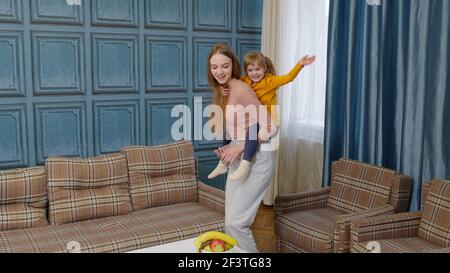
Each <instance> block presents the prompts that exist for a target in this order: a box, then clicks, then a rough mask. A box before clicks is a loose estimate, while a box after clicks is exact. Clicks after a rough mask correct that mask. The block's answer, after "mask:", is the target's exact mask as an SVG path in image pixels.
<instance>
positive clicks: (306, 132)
mask: <svg viewBox="0 0 450 273" xmlns="http://www.w3.org/2000/svg"><path fill="white" fill-rule="evenodd" d="M328 6H329V0H264V14H263V32H262V52H263V53H264V54H266V55H267V56H269V57H271V59H272V60H273V61H274V63H275V66H276V69H277V73H278V74H279V75H281V74H285V73H287V72H288V71H289V70H290V69H291V68H292V67H293V66H294V65H295V64H296V63H297V62H298V60H299V59H300V58H301V57H302V56H304V55H316V61H315V62H314V63H313V64H312V65H309V66H306V67H304V68H303V70H302V71H301V72H300V74H299V76H298V77H297V78H296V79H295V80H294V81H293V82H292V83H290V84H288V85H286V86H284V87H282V88H280V89H279V90H278V93H277V96H278V104H279V105H280V116H281V130H280V148H279V151H278V155H277V158H278V164H277V166H276V171H275V175H274V180H273V183H272V188H271V189H270V190H269V192H268V194H267V195H266V197H265V199H264V204H266V205H271V204H273V198H274V196H276V195H277V194H278V193H293V192H299V191H305V190H312V189H317V188H320V187H321V179H322V161H323V145H322V143H323V126H324V116H325V85H326V59H327V34H328Z"/></svg>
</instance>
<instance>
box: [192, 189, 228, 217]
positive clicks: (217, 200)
mask: <svg viewBox="0 0 450 273" xmlns="http://www.w3.org/2000/svg"><path fill="white" fill-rule="evenodd" d="M197 185H198V203H199V204H200V205H203V206H205V207H208V208H211V209H213V210H215V211H218V212H220V213H223V214H225V192H224V191H223V190H220V189H217V188H214V187H211V186H208V185H206V184H205V183H203V182H200V181H198V182H197Z"/></svg>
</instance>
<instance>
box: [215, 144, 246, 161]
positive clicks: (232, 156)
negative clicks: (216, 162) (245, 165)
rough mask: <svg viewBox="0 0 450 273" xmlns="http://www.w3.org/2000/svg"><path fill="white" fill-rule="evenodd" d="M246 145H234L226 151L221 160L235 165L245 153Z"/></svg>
mask: <svg viewBox="0 0 450 273" xmlns="http://www.w3.org/2000/svg"><path fill="white" fill-rule="evenodd" d="M244 145H245V144H244V143H238V144H232V145H230V146H229V148H228V149H226V150H224V151H223V153H222V156H221V158H220V160H221V161H222V162H223V163H224V164H225V165H228V164H231V163H233V162H234V161H235V160H236V159H237V158H238V157H239V156H240V155H241V154H242V152H243V151H244V147H245V146H244Z"/></svg>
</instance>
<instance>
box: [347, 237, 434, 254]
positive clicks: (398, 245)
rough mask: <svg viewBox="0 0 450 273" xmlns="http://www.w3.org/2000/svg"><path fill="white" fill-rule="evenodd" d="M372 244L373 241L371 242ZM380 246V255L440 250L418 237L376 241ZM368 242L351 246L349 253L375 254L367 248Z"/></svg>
mask: <svg viewBox="0 0 450 273" xmlns="http://www.w3.org/2000/svg"><path fill="white" fill-rule="evenodd" d="M371 242H373V241H371ZM376 242H377V243H379V244H380V245H379V246H380V248H379V249H380V251H381V252H382V253H420V252H425V251H427V250H436V249H440V248H441V247H440V246H439V245H436V244H433V243H431V242H428V241H425V240H423V239H420V238H418V237H409V238H399V239H390V240H376ZM368 243H369V242H362V243H357V244H354V245H353V246H352V249H351V252H356V253H368V252H371V251H373V252H375V253H376V251H377V250H372V249H371V248H370V246H367V244H368Z"/></svg>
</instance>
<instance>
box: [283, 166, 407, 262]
mask: <svg viewBox="0 0 450 273" xmlns="http://www.w3.org/2000/svg"><path fill="white" fill-rule="evenodd" d="M411 182H412V179H411V178H410V177H407V176H403V175H400V174H398V173H396V172H395V171H393V170H390V169H386V168H381V167H378V166H373V165H369V164H366V163H362V162H358V161H353V160H349V159H340V160H338V161H335V162H333V164H332V169H331V186H330V187H325V188H322V189H320V190H317V191H311V192H303V193H296V194H287V195H279V196H277V197H276V198H275V204H274V210H275V235H276V239H277V251H278V252H322V253H323V252H348V251H349V250H350V224H351V222H352V220H356V219H362V218H367V217H375V216H379V215H386V214H393V213H395V212H403V211H406V209H407V208H408V203H409V196H410V190H411Z"/></svg>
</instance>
